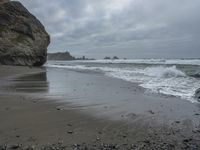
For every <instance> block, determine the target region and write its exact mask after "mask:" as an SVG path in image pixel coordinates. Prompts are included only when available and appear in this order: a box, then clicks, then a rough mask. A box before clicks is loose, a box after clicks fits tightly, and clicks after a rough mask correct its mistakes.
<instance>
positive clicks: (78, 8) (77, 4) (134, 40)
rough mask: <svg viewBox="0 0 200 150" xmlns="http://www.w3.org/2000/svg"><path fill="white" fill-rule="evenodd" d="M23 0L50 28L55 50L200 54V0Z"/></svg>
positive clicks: (143, 54) (138, 54) (134, 54)
mask: <svg viewBox="0 0 200 150" xmlns="http://www.w3.org/2000/svg"><path fill="white" fill-rule="evenodd" d="M20 1H21V2H22V3H23V4H24V5H25V6H26V7H27V8H28V9H29V10H30V11H31V12H32V13H33V14H34V15H36V16H37V17H38V18H39V19H40V20H41V22H42V23H43V24H44V25H45V27H46V29H47V31H48V32H49V33H50V35H51V38H52V42H51V45H50V47H49V51H50V52H55V51H65V50H70V52H71V53H72V54H75V55H76V56H81V55H86V56H88V57H97V58H98V57H100V58H102V57H104V56H105V55H111V56H112V55H119V56H121V57H129V58H131V57H132V58H135V57H137V58H139V57H157V58H159V57H162V58H163V57H198V56H199V57H200V30H199V26H200V17H199V16H198V15H199V14H200V10H199V8H200V1H199V0H193V1H188V0H168V1H162V0H153V1H149V0H101V1H100V0H58V1H55V0H42V1H41V0H34V1H29V0H20Z"/></svg>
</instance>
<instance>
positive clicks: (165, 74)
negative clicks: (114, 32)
mask: <svg viewBox="0 0 200 150" xmlns="http://www.w3.org/2000/svg"><path fill="white" fill-rule="evenodd" d="M47 66H48V67H56V68H66V69H72V70H79V71H85V70H89V71H95V72H102V73H104V74H105V75H106V76H110V77H113V78H118V79H122V80H125V81H128V82H134V83H138V84H139V86H141V87H143V88H145V89H148V91H151V92H154V93H161V94H166V95H172V96H177V97H181V98H183V99H186V100H189V101H192V102H196V101H195V99H194V98H193V96H194V93H195V91H196V89H198V88H199V85H200V80H197V79H195V78H193V77H190V76H187V75H186V74H185V73H184V72H183V71H181V70H179V69H177V67H176V66H170V67H168V66H157V67H155V66H151V67H144V68H137V67H132V68H130V67H123V68H119V67H116V66H115V67H108V66H106V65H104V66H99V67H94V66H86V65H50V64H49V65H47Z"/></svg>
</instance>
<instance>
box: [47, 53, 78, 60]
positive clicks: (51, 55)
mask: <svg viewBox="0 0 200 150" xmlns="http://www.w3.org/2000/svg"><path fill="white" fill-rule="evenodd" d="M48 60H75V58H74V57H73V56H71V54H70V53H69V52H58V53H49V54H48Z"/></svg>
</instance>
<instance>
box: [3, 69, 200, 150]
mask: <svg viewBox="0 0 200 150" xmlns="http://www.w3.org/2000/svg"><path fill="white" fill-rule="evenodd" d="M45 71H46V70H44V69H41V68H26V67H7V66H6V67H5V66H0V77H1V81H2V82H1V91H0V120H1V123H0V145H2V146H8V147H13V146H17V147H23V148H24V149H25V148H26V147H27V146H30V147H32V148H35V149H39V148H41V146H43V145H46V149H47V148H48V145H50V146H49V147H50V148H53V147H59V149H62V148H63V147H64V146H66V149H84V148H86V147H87V148H88V149H92V148H93V149H101V148H105V149H131V148H132V149H199V148H200V125H199V124H200V123H199V121H200V111H199V108H200V107H199V106H198V104H193V103H190V102H188V101H185V100H181V99H178V98H174V97H169V96H161V95H154V94H149V93H146V92H145V90H144V89H141V88H139V87H138V86H137V85H134V84H131V83H128V82H125V81H122V80H118V79H112V78H109V77H105V76H103V75H100V74H92V73H84V72H75V71H70V70H62V69H48V68H47V72H45ZM16 74H17V75H18V77H17V78H14V76H16ZM23 74H29V75H25V76H20V75H23ZM3 83H4V84H3ZM20 144H22V145H20ZM52 144H56V145H52Z"/></svg>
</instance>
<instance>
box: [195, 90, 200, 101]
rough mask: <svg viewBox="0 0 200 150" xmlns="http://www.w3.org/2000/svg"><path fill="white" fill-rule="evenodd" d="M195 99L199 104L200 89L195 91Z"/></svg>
mask: <svg viewBox="0 0 200 150" xmlns="http://www.w3.org/2000/svg"><path fill="white" fill-rule="evenodd" d="M195 98H196V99H197V101H198V102H200V88H199V89H197V90H196V92H195Z"/></svg>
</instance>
